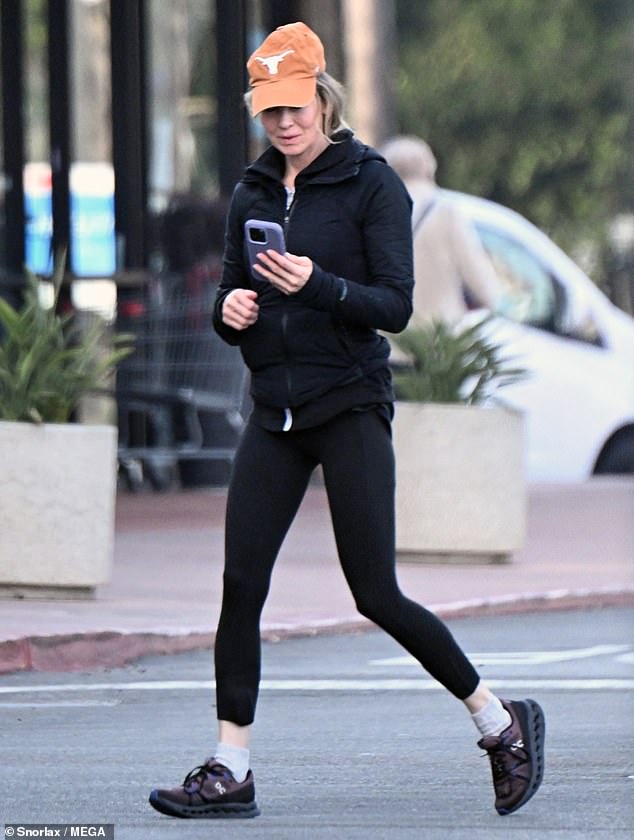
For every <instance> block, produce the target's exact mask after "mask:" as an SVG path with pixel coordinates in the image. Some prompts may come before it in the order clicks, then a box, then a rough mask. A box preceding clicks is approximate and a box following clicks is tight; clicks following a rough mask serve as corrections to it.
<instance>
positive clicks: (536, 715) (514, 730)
mask: <svg viewBox="0 0 634 840" xmlns="http://www.w3.org/2000/svg"><path fill="white" fill-rule="evenodd" d="M502 705H503V706H504V708H505V709H506V711H507V712H508V713H509V714H510V716H511V723H510V725H509V726H508V727H507V728H506V729H505V730H504V732H502V733H501V734H500V735H487V736H485V737H484V738H482V739H481V740H480V741H478V746H479V747H481V749H483V750H486V751H487V753H488V754H489V758H490V760H491V771H492V773H493V787H494V788H495V810H496V811H497V812H498V814H511V813H512V812H513V811H517V809H518V808H521V807H522V805H525V804H526V803H527V802H528V800H529V799H530V798H531V796H533V794H534V793H536V792H537V788H538V787H539V786H540V784H541V783H542V778H543V777H544V738H545V735H546V724H545V722H544V713H543V712H542V710H541V707H540V706H539V704H538V703H536V702H535V701H534V700H502Z"/></svg>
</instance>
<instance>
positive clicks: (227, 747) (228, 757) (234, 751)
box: [214, 743, 251, 782]
mask: <svg viewBox="0 0 634 840" xmlns="http://www.w3.org/2000/svg"><path fill="white" fill-rule="evenodd" d="M214 758H215V759H216V761H219V762H220V764H224V766H225V767H226V768H227V769H228V770H231V772H232V773H233V777H234V779H235V780H236V782H243V781H244V780H245V779H246V777H247V773H248V772H249V763H250V761H251V753H250V752H249V750H248V749H246V747H234V746H233V745H232V744H223V743H219V744H218V746H217V747H216V752H215V753H214Z"/></svg>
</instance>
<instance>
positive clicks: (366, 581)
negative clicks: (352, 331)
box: [215, 410, 479, 726]
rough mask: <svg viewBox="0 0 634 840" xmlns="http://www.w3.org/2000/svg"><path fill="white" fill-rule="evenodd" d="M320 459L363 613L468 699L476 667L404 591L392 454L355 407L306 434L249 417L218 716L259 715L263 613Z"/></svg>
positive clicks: (234, 496)
mask: <svg viewBox="0 0 634 840" xmlns="http://www.w3.org/2000/svg"><path fill="white" fill-rule="evenodd" d="M317 464H321V465H322V469H323V475H324V483H325V486H326V492H327V494H328V503H329V506H330V512H331V516H332V523H333V527H334V533H335V539H336V543H337V550H338V553H339V560H340V562H341V567H342V569H343V572H344V575H345V577H346V580H347V582H348V585H349V586H350V590H351V592H352V595H353V597H354V599H355V603H356V606H357V609H358V610H359V612H360V613H361V614H362V615H364V616H366V617H367V618H369V619H370V620H371V621H373V622H374V623H375V624H377V625H378V626H379V627H381V628H383V629H384V630H385V631H387V632H388V633H389V634H390V635H391V636H392V637H393V638H394V639H396V641H397V642H399V643H400V644H401V645H402V646H403V647H404V648H405V649H406V650H407V651H408V652H409V653H410V654H411V655H412V656H414V657H415V658H416V659H417V660H418V661H419V662H420V663H421V665H422V666H423V668H425V669H426V670H427V671H428V672H429V673H430V674H431V675H432V676H433V677H434V678H435V679H437V680H438V681H439V682H440V683H442V684H443V685H444V686H445V687H446V688H447V689H448V690H449V691H450V692H451V693H452V694H454V695H455V696H456V697H458V698H459V699H461V700H463V699H464V698H466V697H468V696H469V695H470V694H472V693H473V692H474V691H475V689H476V686H477V684H478V680H479V678H478V674H477V673H476V671H475V670H474V668H473V666H472V665H471V663H470V662H469V660H468V659H467V658H466V657H465V655H464V653H463V652H462V651H461V649H460V648H459V646H458V645H457V643H456V642H455V640H454V638H453V636H452V635H451V633H450V632H449V630H448V629H447V627H445V625H444V624H443V623H442V622H441V621H440V620H439V619H438V618H437V617H436V616H435V615H434V614H433V613H431V612H430V611H429V610H427V609H425V608H424V607H422V606H420V605H419V604H417V603H415V602H414V601H411V600H410V599H409V598H406V597H405V596H404V595H403V593H402V592H401V591H400V589H399V586H398V583H397V580H396V571H395V552H394V453H393V449H392V441H391V433H390V428H389V424H388V422H387V420H386V419H384V418H383V417H382V416H381V415H380V414H379V413H378V412H376V411H372V410H370V411H350V412H346V413H345V414H341V415H339V416H337V417H335V418H334V419H332V420H330V421H329V422H327V423H324V424H323V425H321V426H318V427H316V428H313V429H308V430H305V431H290V432H269V431H267V430H265V429H262V428H260V427H259V426H256V425H255V424H254V423H252V422H249V423H248V425H247V428H246V430H245V433H244V436H243V438H242V441H241V443H240V446H239V448H238V452H237V454H236V459H235V461H234V465H233V472H232V478H231V482H230V486H229V494H228V500H227V518H226V533H225V551H226V557H225V570H224V592H223V599H222V610H221V613H220V620H219V624H218V630H217V635H216V644H215V668H216V686H217V688H216V698H217V714H218V718H219V720H228V721H231V722H233V723H236V724H238V725H241V726H246V725H247V724H249V723H251V722H252V721H253V718H254V715H255V705H256V701H257V695H258V684H259V680H260V657H261V652H260V615H261V612H262V608H263V607H264V602H265V599H266V596H267V593H268V590H269V584H270V580H271V573H272V571H273V565H274V563H275V559H276V557H277V554H278V552H279V550H280V547H281V545H282V542H283V540H284V537H285V536H286V533H287V531H288V529H289V527H290V525H291V523H292V521H293V518H294V517H295V514H296V512H297V509H298V508H299V505H300V503H301V500H302V498H303V496H304V493H305V491H306V487H307V485H308V482H309V479H310V476H311V474H312V472H313V470H314V469H315V467H316V466H317Z"/></svg>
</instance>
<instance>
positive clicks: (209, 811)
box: [148, 790, 260, 820]
mask: <svg viewBox="0 0 634 840" xmlns="http://www.w3.org/2000/svg"><path fill="white" fill-rule="evenodd" d="M148 802H149V803H150V805H151V806H152V807H153V808H154V809H156V810H157V811H160V813H161V814H166V815H167V816H168V817H179V818H180V819H184V820H190V819H199V820H201V819H202V820H214V819H221V820H222V819H225V820H248V819H252V818H253V817H257V816H259V815H260V809H259V808H258V806H257V803H256V802H255V801H254V802H225V803H218V802H216V803H213V804H212V803H210V804H208V805H178V804H176V803H175V802H169V801H167V800H166V799H161V797H160V796H159V795H158V791H155V790H153V791H152V793H150V798H149V800H148Z"/></svg>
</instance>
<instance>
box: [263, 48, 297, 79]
mask: <svg viewBox="0 0 634 840" xmlns="http://www.w3.org/2000/svg"><path fill="white" fill-rule="evenodd" d="M294 52H295V50H284V52H281V53H278V54H277V55H267V56H261V55H258V56H256V61H259V62H260V64H263V65H264V66H265V67H266V69H267V70H268V71H269V73H270V75H271V76H277V68H278V67H279V65H280V63H281V62H282V61H284V59H285V58H286V56H287V55H290V54H291V53H294Z"/></svg>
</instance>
